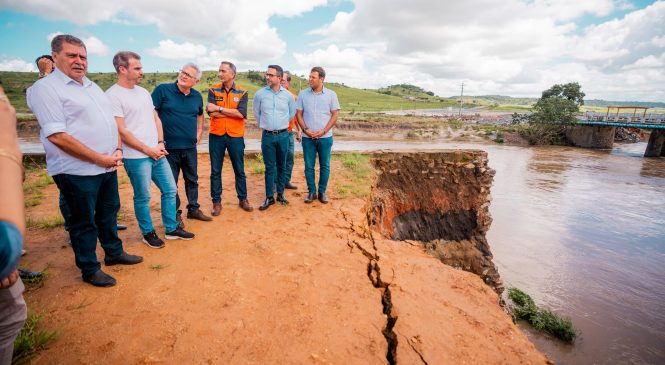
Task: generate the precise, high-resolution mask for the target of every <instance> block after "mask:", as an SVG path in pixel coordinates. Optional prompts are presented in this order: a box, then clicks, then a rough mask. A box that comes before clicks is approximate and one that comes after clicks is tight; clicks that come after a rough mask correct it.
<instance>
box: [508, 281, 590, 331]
mask: <svg viewBox="0 0 665 365" xmlns="http://www.w3.org/2000/svg"><path fill="white" fill-rule="evenodd" d="M508 297H509V298H510V299H511V300H512V301H513V303H514V304H515V305H514V306H513V307H512V308H511V309H512V312H513V316H514V317H515V318H517V319H523V320H526V321H527V322H529V323H530V324H531V325H532V326H533V327H534V328H535V329H537V330H539V331H544V332H547V333H549V334H551V335H553V336H554V337H556V338H559V339H561V340H563V341H566V342H568V343H573V341H575V337H577V331H576V330H575V328H573V323H572V322H571V320H570V318H562V317H559V316H557V315H556V314H554V313H552V311H549V310H547V309H540V308H538V307H537V306H536V304H535V303H534V302H533V299H532V298H531V297H530V296H529V295H528V294H527V293H525V292H523V291H521V290H519V289H517V288H510V289H508Z"/></svg>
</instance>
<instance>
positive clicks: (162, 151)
mask: <svg viewBox="0 0 665 365" xmlns="http://www.w3.org/2000/svg"><path fill="white" fill-rule="evenodd" d="M157 148H159V151H160V153H161V154H162V156H166V155H168V154H169V151H167V150H166V146H164V142H160V143H158V144H157Z"/></svg>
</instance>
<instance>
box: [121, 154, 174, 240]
mask: <svg viewBox="0 0 665 365" xmlns="http://www.w3.org/2000/svg"><path fill="white" fill-rule="evenodd" d="M122 162H123V163H124V164H125V170H126V171H127V175H128V176H129V180H130V181H131V183H132V188H133V189H134V214H136V220H137V221H138V222H139V228H141V233H142V234H147V233H149V232H152V231H154V230H155V227H154V226H153V225H152V218H151V217H150V181H154V182H155V185H157V187H158V188H159V191H161V193H162V224H163V225H164V228H165V229H166V232H172V231H173V230H175V229H176V227H177V226H178V223H176V221H175V195H176V193H177V192H178V188H177V187H176V185H175V180H174V179H173V173H172V172H171V169H170V167H169V163H168V162H167V161H166V159H165V158H160V159H159V160H156V161H155V160H153V159H152V158H149V157H146V158H125V159H123V160H122Z"/></svg>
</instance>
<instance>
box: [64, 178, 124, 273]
mask: <svg viewBox="0 0 665 365" xmlns="http://www.w3.org/2000/svg"><path fill="white" fill-rule="evenodd" d="M53 180H54V181H55V184H56V185H57V186H58V189H59V190H60V192H61V193H62V195H63V197H64V199H65V202H66V203H67V207H68V208H69V212H70V214H69V222H68V224H69V238H70V239H71V241H72V249H73V250H74V258H75V260H76V266H78V268H79V269H81V272H82V273H83V275H91V274H94V273H95V272H97V271H98V270H99V269H100V268H101V265H100V263H99V261H97V254H96V253H95V250H96V248H97V238H99V242H100V243H101V245H102V248H103V249H104V253H105V254H106V256H118V255H120V254H122V252H123V249H122V241H121V240H120V238H119V237H118V232H117V228H118V224H117V220H116V219H117V216H118V210H120V196H119V195H118V174H117V173H116V172H115V171H113V172H106V173H103V174H99V175H93V176H78V175H68V174H58V175H54V176H53Z"/></svg>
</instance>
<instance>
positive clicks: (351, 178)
mask: <svg viewBox="0 0 665 365" xmlns="http://www.w3.org/2000/svg"><path fill="white" fill-rule="evenodd" d="M333 160H337V161H340V162H341V163H342V168H341V171H338V173H339V174H340V175H342V177H343V179H340V180H337V181H338V182H336V183H335V189H336V191H337V194H338V195H339V196H340V198H347V197H349V196H354V197H358V198H364V197H366V196H368V195H369V191H370V185H371V179H370V177H371V174H372V171H373V170H372V167H371V166H370V161H369V156H367V155H363V154H360V153H350V154H339V155H333Z"/></svg>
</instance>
